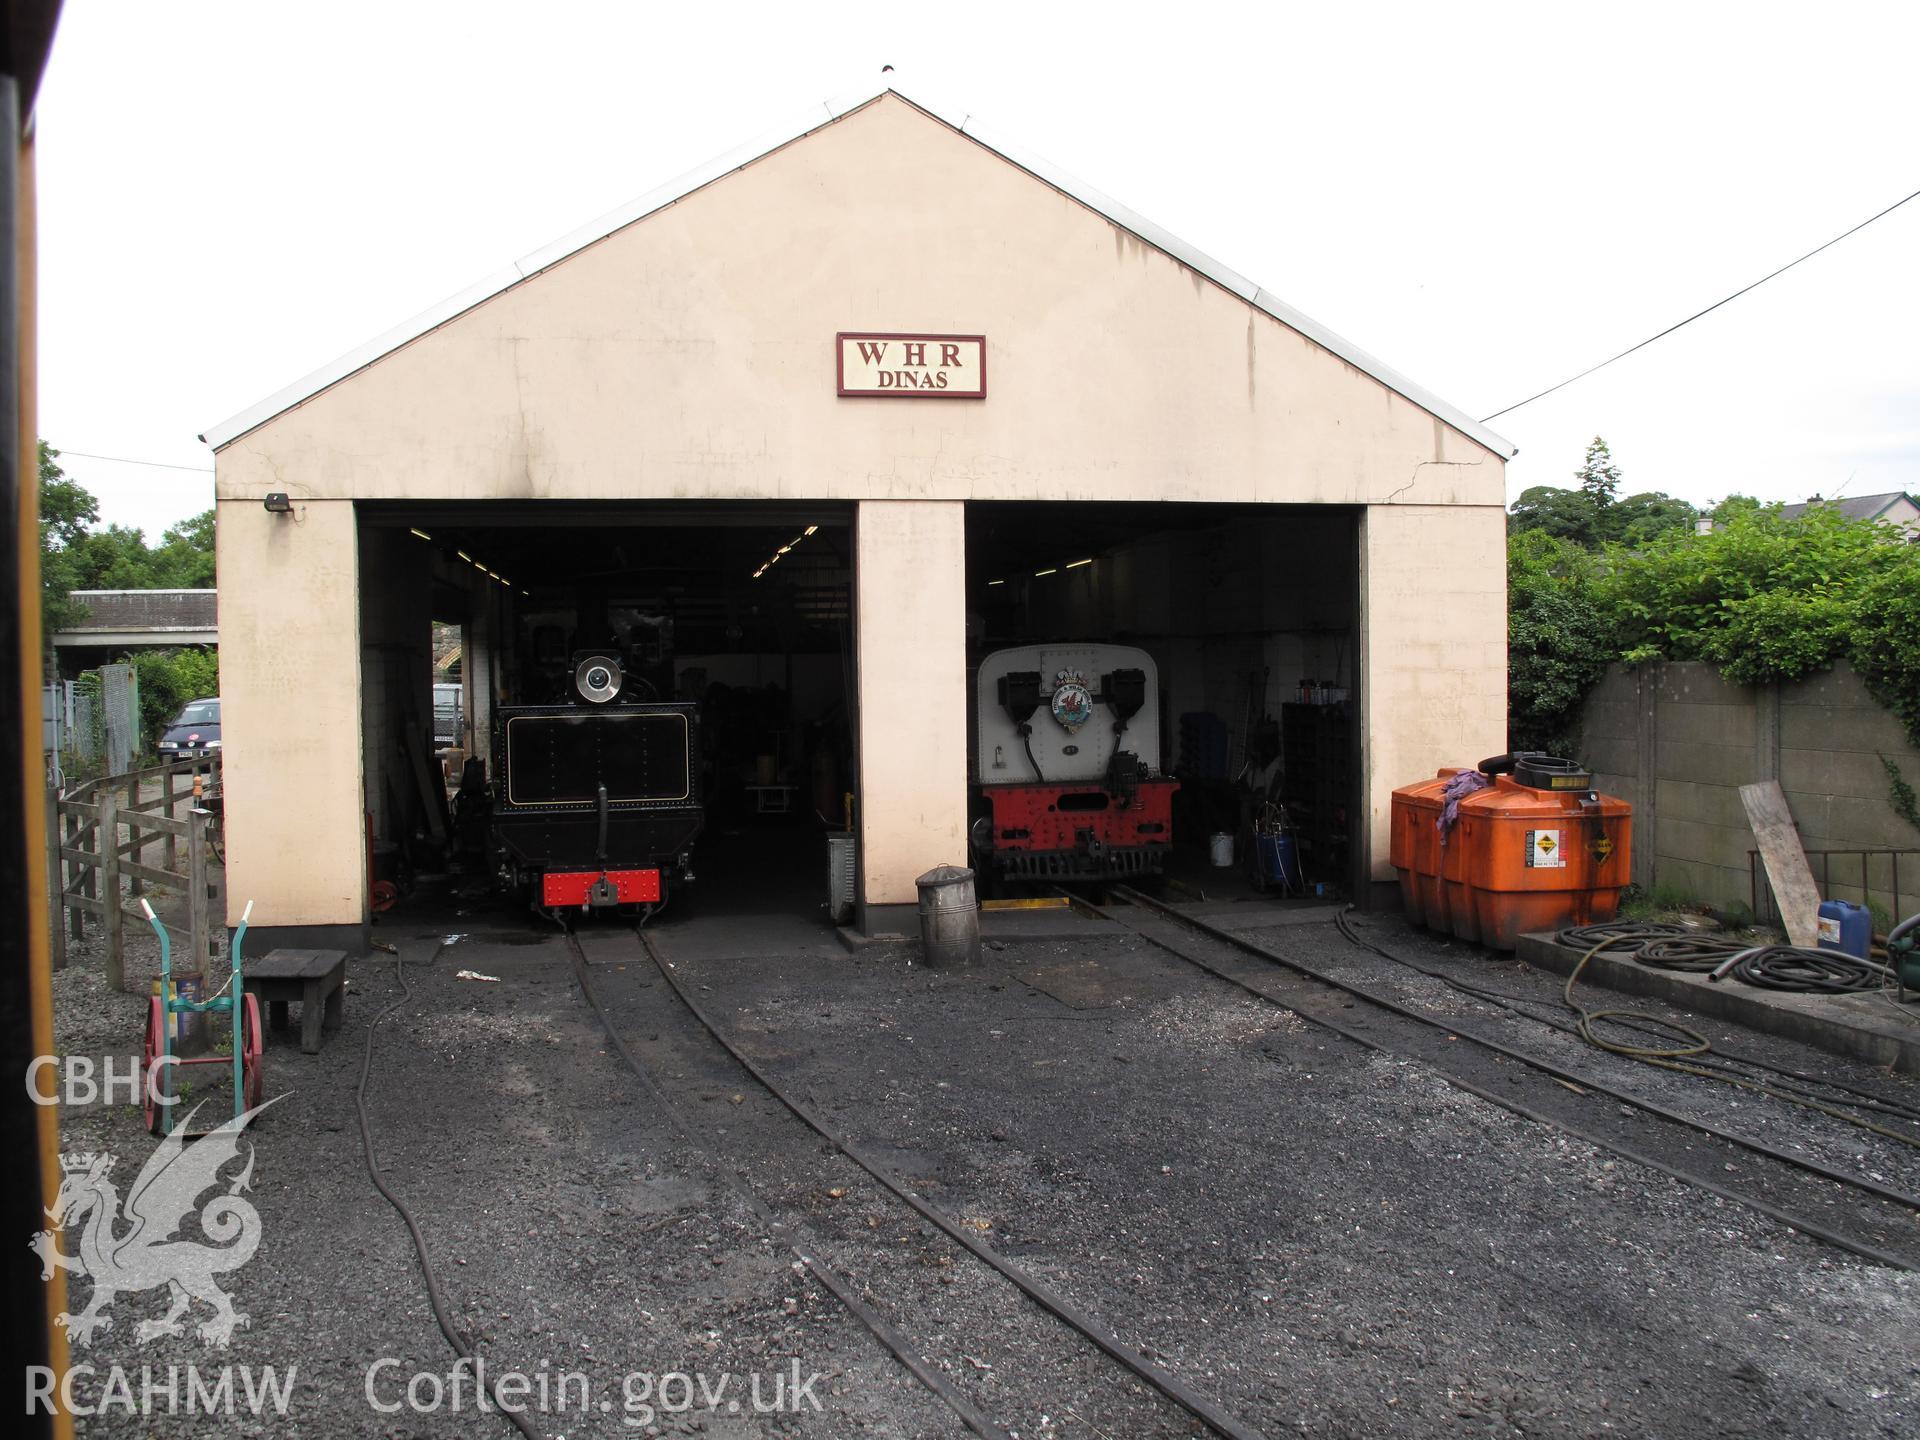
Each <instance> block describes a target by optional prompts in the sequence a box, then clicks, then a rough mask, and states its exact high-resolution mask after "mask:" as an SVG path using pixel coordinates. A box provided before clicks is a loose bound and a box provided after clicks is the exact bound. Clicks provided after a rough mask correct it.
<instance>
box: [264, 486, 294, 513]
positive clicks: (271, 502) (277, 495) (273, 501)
mask: <svg viewBox="0 0 1920 1440" xmlns="http://www.w3.org/2000/svg"><path fill="white" fill-rule="evenodd" d="M261 503H262V504H263V505H265V506H266V507H267V513H268V514H269V515H291V514H292V513H293V501H291V500H289V499H288V498H287V492H286V491H284V490H269V491H268V492H267V498H266V499H265V500H263V501H262V502H261Z"/></svg>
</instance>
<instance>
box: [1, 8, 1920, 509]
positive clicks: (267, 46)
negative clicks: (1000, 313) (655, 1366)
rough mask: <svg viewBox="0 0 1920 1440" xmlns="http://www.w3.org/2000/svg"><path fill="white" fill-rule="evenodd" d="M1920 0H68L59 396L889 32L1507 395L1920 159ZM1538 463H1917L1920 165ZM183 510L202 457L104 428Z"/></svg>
mask: <svg viewBox="0 0 1920 1440" xmlns="http://www.w3.org/2000/svg"><path fill="white" fill-rule="evenodd" d="M1916 55H1920V6H1915V5H1913V4H1910V3H1909V4H1901V5H1894V4H1880V5H1848V4H1834V3H1825V4H1820V5H1812V4H1802V5H1799V6H1791V7H1789V6H1780V7H1768V6H1764V5H1754V4H1741V5H1705V4H1701V5H1689V4H1677V3H1672V0H1669V3H1667V4H1662V5H1647V6H1641V5H1633V4H1610V5H1606V6H1599V5H1593V4H1582V5H1578V6H1574V5H1553V4H1546V3H1540V0H1535V3H1532V4H1516V5H1506V4H1498V5H1496V4H1485V5H1477V4H1469V3H1456V4H1450V5H1433V4H1430V3H1429V4H1421V5H1408V6H1404V7H1403V6H1399V5H1386V4H1351V5H1330V4H1326V3H1316V4H1311V5H1268V6H1259V7H1253V6H1225V5H1221V6H1210V5H1207V4H1204V3H1186V4H1182V5H1178V6H1167V5H1157V6H1152V7H1147V6H1139V7H1126V6H1123V5H1118V4H1111V3H1109V4H1102V5H1070V6H1069V5H1054V6H1049V5H1044V4H1037V3H1033V0H1027V3H1024V4H1016V5H1000V4H995V3H972V4H967V5H958V6H956V5H925V4H909V3H894V4H885V5H868V4H827V5H804V6H802V5H793V4H790V3H789V4H781V5H757V4H756V5H748V4H739V3H735V4H723V5H710V6H698V5H673V6H666V5H650V4H649V5H642V4H613V3H604V0H603V3H591V4H590V3H566V0H544V3H540V4H532V5H530V4H526V3H524V0H522V3H516V4H488V3H478V0H468V3H463V4H427V3H404V0H385V3H381V4H357V3H345V0H330V3H327V4H324V5H323V4H319V3H306V4H295V3H291V0H288V3H269V4H262V3H258V0H255V3H244V4H243V3H184V0H182V3H165V0H137V3H136V0H68V4H67V7H66V14H65V17H64V19H63V21H62V25H61V31H60V35H59V38H58V40H57V42H56V44H55V48H54V53H53V60H52V65H51V67H50V71H49V74H48V77H47V82H46V85H45V88H44V90H43V92H42V95H41V101H40V107H39V112H38V125H39V166H40V171H39V174H40V247H41V248H40V255H41V352H40V353H41V371H40V376H41V391H40V400H41V430H42V433H43V434H44V435H45V436H46V437H47V438H48V439H49V440H51V441H52V442H53V443H54V444H55V445H56V446H59V447H61V448H63V449H66V450H68V451H93V452H97V453H99V454H104V455H115V456H130V457H134V458H137V459H143V460H155V461H165V462H169V463H171V464H175V465H184V466H197V467H207V468H208V470H209V471H210V467H211V464H212V460H211V456H210V455H209V453H208V451H207V450H206V448H205V447H204V446H202V445H201V444H200V443H199V442H198V441H197V440H196V439H195V438H194V437H195V436H196V434H198V433H199V432H200V431H202V430H204V429H206V428H207V427H208V426H209V425H211V424H213V423H214V422H216V421H218V420H221V419H224V418H225V417H226V416H228V415H229V414H232V413H233V412H235V411H238V410H240V409H242V408H243V407H245V406H246V405H248V404H250V403H252V402H253V401H255V400H258V399H261V398H263V397H264V396H266V395H267V394H269V393H271V392H273V391H274V390H277V389H279V388H280V387H282V386H283V385H285V384H287V383H289V382H291V381H292V380H295V379H297V378H298V377H300V376H301V375H303V374H305V373H306V372H307V371H309V370H311V369H313V368H315V367H316V366H318V365H320V364H321V363H323V362H324V361H326V360H329V359H331V358H332V357H333V356H335V355H337V354H339V353H341V352H343V351H345V350H348V349H350V348H352V347H353V346H355V345H357V344H359V343H360V342H362V341H364V340H366V339H368V338H370V337H372V336H373V335H375V334H377V333H379V332H380V331H383V330H385V329H387V328H388V327H390V326H392V325H393V324H395V323H397V322H399V321H401V320H403V319H406V318H407V317H409V316H411V315H413V314H414V313H416V312H417V311H419V310H422V309H424V308H425V307H426V306H427V305H429V304H430V303H432V302H433V301H435V300H438V299H440V298H441V297H443V296H445V295H447V294H450V293H452V292H454V291H457V290H459V289H462V288H464V287H465V286H466V285H468V284H469V283H471V282H472V281H474V280H477V279H479V278H480V277H482V276H483V275H486V274H488V273H491V272H492V271H494V270H496V269H498V268H500V267H501V266H502V265H504V264H505V263H506V262H508V261H510V260H511V259H513V258H514V257H516V256H518V255H521V254H524V253H526V252H527V251H529V250H532V249H535V248H536V247H538V246H539V245H541V244H543V243H544V242H546V241H548V240H550V239H553V238H555V237H557V236H559V235H562V234H564V233H566V232H568V231H570V230H572V229H573V228H575V227H576V226H578V225H580V224H582V223H584V222H585V221H587V220H590V219H592V218H593V217H595V216H597V215H599V214H601V213H603V212H605V211H607V210H610V209H612V208H613V207H614V206H615V205H617V204H618V203H620V202H621V201H623V200H626V199H628V198H631V197H633V196H635V195H638V194H641V193H643V192H645V191H647V190H650V189H652V188H653V187H654V186H656V185H658V184H660V183H662V182H664V181H666V180H669V179H671V178H673V177H674V176H676V175H678V174H680V173H681V172H682V171H685V170H688V169H690V168H692V167H693V166H694V165H695V164H697V163H699V162H700V161H702V160H704V159H706V158H708V157H710V156H712V155H715V154H718V153H720V152H723V151H725V150H728V149H731V148H732V147H734V146H735V145H737V144H740V143H742V142H744V141H746V140H749V139H752V138H754V137H756V136H758V135H759V134H761V133H762V132H763V131H766V130H767V129H769V128H771V127H776V126H779V125H782V124H784V123H786V122H787V121H789V120H791V119H793V118H795V117H796V116H798V115H799V114H800V113H801V112H802V111H804V110H805V109H806V108H807V107H808V106H809V105H811V104H813V103H815V102H816V101H818V100H821V99H823V98H826V97H828V96H831V95H836V94H841V93H845V92H848V91H851V90H854V89H857V88H860V87H862V86H865V85H866V84H868V83H869V82H870V81H873V80H875V79H877V77H878V74H879V70H880V66H881V65H882V64H884V63H891V64H893V65H894V66H896V67H897V74H896V77H895V78H896V80H897V81H898V83H899V85H900V88H901V89H902V90H904V91H905V92H906V93H908V94H909V95H911V94H913V93H914V91H915V88H916V86H917V87H919V88H920V89H921V90H922V91H924V92H925V93H926V94H927V95H928V96H929V97H930V98H933V99H936V100H939V101H941V102H943V103H948V104H951V105H954V106H957V107H961V108H965V109H968V110H971V111H972V112H974V113H975V114H977V115H978V116H980V117H981V119H982V122H983V124H989V125H990V126H991V128H992V129H993V131H994V132H995V133H996V134H999V135H1002V136H1005V137H1007V138H1009V139H1010V140H1013V141H1016V142H1018V143H1020V144H1021V145H1023V146H1024V147H1025V148H1026V149H1028V150H1030V151H1032V152H1033V153H1035V154H1037V155H1042V156H1045V157H1047V158H1048V159H1049V160H1050V161H1052V162H1053V163H1054V164H1055V165H1057V166H1059V167H1060V168H1062V169H1064V170H1065V171H1067V172H1068V173H1070V174H1073V175H1076V176H1078V177H1080V178H1081V179H1083V180H1085V181H1086V182H1088V183H1090V184H1092V185H1094V186H1096V187H1098V188H1099V189H1101V190H1104V191H1105V192H1106V193H1108V194H1109V195H1112V196H1113V197H1114V198H1115V199H1117V200H1119V201H1121V202H1122V203H1124V204H1126V205H1129V206H1131V207H1132V208H1134V209H1135V210H1138V211H1139V212H1140V213H1142V214H1144V215H1147V216H1150V217H1152V218H1153V219H1154V220H1155V221H1156V222H1158V223H1159V224H1161V225H1163V226H1165V227H1166V228H1167V229H1169V230H1171V231H1172V232H1173V233H1175V234H1177V235H1180V236H1182V237H1183V238H1185V239H1186V240H1188V241H1189V242H1191V243H1193V244H1195V245H1198V246H1199V247H1200V248H1201V249H1203V250H1205V251H1207V252H1209V253H1210V254H1212V255H1214V256H1215V257H1216V258H1217V259H1219V260H1220V261H1222V262H1223V263H1224V264H1226V265H1229V266H1231V267H1232V268H1233V269H1236V270H1238V271H1239V272H1241V273H1242V274H1244V275H1246V276H1248V277H1250V278H1252V279H1254V280H1256V281H1258V282H1259V283H1261V284H1263V285H1265V286H1267V287H1269V288H1270V289H1272V290H1273V291H1274V292H1275V293H1276V294H1278V295H1280V296H1282V297H1284V298H1285V299H1286V300H1287V301H1288V302H1289V303H1291V304H1293V305H1294V306H1296V307H1297V308H1299V309H1300V310H1303V311H1305V312H1306V313H1307V314H1309V315H1312V316H1313V317H1315V318H1316V319H1317V320H1319V321H1321V322H1322V323H1323V324H1326V325H1328V326H1330V327H1331V328H1332V329H1334V330H1336V331H1338V332H1339V333H1341V334H1343V335H1345V336H1347V337H1348V338H1349V339H1351V340H1352V341H1354V342H1355V343H1356V344H1358V345H1360V346H1362V347H1363V348H1364V349H1366V350H1369V351H1371V352H1372V353H1373V354H1375V355H1377V356H1379V357H1380V358H1381V359H1383V360H1385V361H1386V362H1387V363H1388V364H1390V365H1392V366H1394V367H1395V368H1397V369H1399V370H1400V371H1402V372H1403V373H1405V374H1407V375H1409V376H1412V377H1413V378H1414V379H1415V380H1417V381H1418V382H1419V383H1421V384H1422V385H1425V386H1426V387H1428V388H1429V389H1431V390H1433V391H1434V392H1435V393H1437V394H1439V395H1442V396H1445V397H1446V398H1447V399H1448V400H1450V401H1452V402H1453V403H1455V404H1457V405H1459V406H1460V407H1461V408H1463V409H1465V410H1467V411H1469V412H1470V413H1472V414H1474V415H1476V416H1481V415H1487V414H1490V413H1491V412H1493V411H1496V410H1498V409H1500V408H1502V407H1503V406H1506V405H1509V404H1511V403H1512V402H1513V401H1515V400H1518V399H1520V398H1521V397H1523V396H1525V395H1528V394H1530V393H1532V392H1533V391H1535V390H1538V389H1540V388H1542V387H1543V386H1545V385H1548V384H1551V383H1552V382H1554V381H1556V380H1560V379H1563V378H1565V377H1566V376H1567V375H1570V374H1572V373H1574V372H1575V371H1577V370H1580V369H1582V368H1583V367H1585V366H1586V365H1588V364H1591V363H1592V362H1594V361H1596V360H1599V359H1602V358H1604V357H1605V356H1607V355H1609V354H1611V353H1613V352H1614V351H1616V350H1619V349H1622V348H1624V347H1625V346H1627V345H1629V344H1632V343H1633V342H1635V341H1637V340H1640V339H1643V338H1645V337H1646V336H1647V335H1650V334H1652V333H1653V332H1655V331H1657V330H1659V329H1661V328H1663V327H1664V326H1666V325H1668V324H1671V323H1672V322H1673V321H1675V320H1678V319H1680V318H1682V317H1683V316H1685V315H1687V314H1689V313H1691V312H1692V311H1694V310H1696V309H1698V308H1700V307H1701V306H1703V305H1705V304H1708V303H1710V302H1711V301H1713V300H1716V299H1719V298H1720V297H1721V296H1722V295H1725V294H1726V293H1728V292H1729V291H1731V290H1733V289H1736V288H1738V287H1739V286H1741V285H1744V284H1746V283H1747V282H1748V281H1750V280H1753V279H1755V278H1757V277H1758V276H1760V275H1762V274H1764V273H1765V272H1767V271H1768V270H1770V269H1772V268H1774V267H1775V266H1776V265H1778V264H1781V263H1782V262H1784V261H1786V260H1789V259H1791V258H1793V257H1794V256H1795V255H1798V254H1800V253H1801V252H1803V251H1805V250H1808V249H1811V248H1812V247H1813V246H1814V245H1817V244H1819V243H1820V242H1822V241H1824V240H1827V239H1829V238H1831V237H1832V236H1833V235H1836V234H1838V233H1839V232H1840V231H1841V230H1844V229H1846V228H1847V227H1848V226H1850V225H1852V224H1854V223H1856V222H1857V221H1859V220H1861V219H1864V218H1865V217H1866V216H1868V215H1870V214H1872V213H1873V212H1874V211H1876V210H1879V209H1881V208H1882V207H1884V206H1886V205H1888V204H1890V203H1891V202H1893V201H1894V200H1897V199H1899V198H1900V197H1901V196H1903V195H1905V194H1907V193H1909V192H1910V191H1913V190H1915V189H1920V147H1916V146H1915V143H1914V142H1915V139H1916V137H1920V84H1916V83H1915V80H1914V71H1913V66H1914V57H1915V56H1916ZM1494 428H1495V429H1497V430H1499V431H1500V432H1501V433H1502V434H1505V435H1506V436H1508V437H1509V438H1511V439H1512V441H1513V442H1514V443H1515V444H1516V445H1517V446H1518V447H1519V449H1520V455H1519V457H1518V459H1516V460H1515V461H1514V462H1513V463H1512V464H1511V465H1510V467H1509V470H1508V475H1509V480H1510V482H1511V483H1510V494H1518V493H1519V491H1520V490H1521V489H1523V488H1524V487H1526V486H1528V485H1535V484H1559V483H1567V482H1568V479H1569V476H1570V473H1571V472H1572V471H1573V470H1574V469H1575V467H1577V466H1578V464H1579V463H1580V459H1581V456H1582V453H1583V451H1584V449H1585V445H1586V442H1587V440H1588V439H1589V438H1590V437H1591V436H1593V435H1595V434H1601V435H1604V436H1606V438H1607V439H1608V441H1609V442H1610V443H1611V444H1612V446H1613V449H1614V454H1615V457H1616V459H1617V460H1618V461H1619V463H1620V464H1621V465H1622V466H1623V467H1624V469H1625V484H1626V487H1627V488H1628V489H1630V490H1638V489H1660V490H1667V491H1670V492H1673V493H1675V494H1679V495H1683V496H1685V497H1687V498H1688V499H1691V500H1695V501H1702V500H1706V499H1708V498H1717V497H1719V496H1722V495H1725V494H1727V493H1728V492H1730V491H1733V490H1741V491H1745V492H1747V493H1750V494H1757V495H1760V496H1763V497H1766V498H1769V499H1801V498H1804V497H1805V496H1806V495H1808V494H1810V493H1814V492H1820V493H1824V494H1833V493H1835V492H1836V491H1837V490H1839V489H1840V488H1841V487H1842V486H1845V487H1846V491H1847V493H1849V494H1868V493H1873V492H1876V491H1885V490H1895V489H1906V490H1916V491H1920V200H1917V201H1915V202H1913V203H1912V204H1910V205H1908V206H1907V207H1905V208H1904V209H1902V210H1900V211H1897V212H1896V213H1895V214H1893V215H1891V216H1889V217H1887V218H1886V219H1885V220H1882V221H1880V222H1879V223H1878V224H1877V225H1874V226H1872V227H1870V228H1869V229H1867V230H1865V231H1863V232H1862V233H1861V234H1859V235H1857V236H1855V237H1854V238H1852V239H1850V240H1848V241H1846V242H1845V243H1844V244H1843V245H1840V246H1837V247H1835V248H1834V249H1833V250H1831V251H1828V252H1827V253H1826V254H1824V255H1822V256H1820V257H1818V258H1817V259H1815V260H1813V261H1810V262H1809V263H1808V264H1806V265H1805V266H1802V267H1801V268H1799V269H1797V270H1795V271H1792V272H1790V273H1789V274H1788V275H1786V276H1783V277H1781V278H1780V279H1778V280H1775V281H1773V282H1772V283H1770V284H1769V285H1767V286H1765V287H1763V288H1762V289H1760V290H1758V291H1756V292H1755V293H1754V294H1753V295H1751V296H1748V297H1746V298H1744V299H1742V300H1739V301H1737V302H1735V303H1734V304H1733V305H1731V306H1729V307H1728V308H1727V309H1725V310H1722V311H1719V312H1717V313H1715V314H1714V315H1712V316H1710V317H1708V318H1707V319H1705V320H1703V321H1700V322H1697V323H1696V324H1694V325H1692V326H1690V327H1688V328H1687V329H1686V330H1683V331H1681V332H1680V333H1679V334H1678V335H1675V336H1673V337H1671V338H1669V339H1667V340H1663V341H1661V342H1660V343H1659V344H1658V345H1656V346H1653V347H1650V348H1649V349H1648V350H1646V351H1643V352H1642V353H1640V354H1639V355H1636V356H1634V357H1632V358H1630V359H1628V360H1625V361H1623V362H1621V363H1620V364H1619V365H1616V366H1614V367H1612V368H1611V369H1609V370H1607V371H1605V372H1603V373H1602V374H1600V375H1597V376H1595V377H1593V378H1591V379H1588V380H1583V381H1581V382H1580V383H1579V384H1577V385H1575V386H1572V387H1570V388H1569V389H1567V390H1565V391H1563V392H1561V393H1560V394H1557V395H1555V396H1552V397H1550V398H1549V399H1547V400H1544V401H1539V402H1536V403H1535V404H1533V405H1530V406H1527V407H1526V408H1525V409H1522V410H1520V411H1518V412H1517V413H1515V414H1512V415H1508V416H1505V417H1503V418H1501V419H1499V420H1497V421H1495V422H1494ZM65 463H66V465H67V468H68V470H69V472H70V473H72V474H73V475H75V476H76V477H78V478H79V479H80V480H82V481H83V482H84V483H85V484H86V485H87V486H88V487H89V488H90V489H92V490H93V491H94V493H95V494H96V495H98V496H99V497H100V498H101V501H102V509H103V511H104V513H105V515H106V517H107V518H108V519H114V520H119V521H122V522H123V523H128V524H135V525H140V526H144V527H146V528H147V529H148V532H149V536H150V538H157V537H158V534H159V531H160V529H162V528H163V527H164V526H166V525H168V524H170V523H172V522H173V521H175V520H177V519H180V518H182V517H184V516H186V515H189V514H192V513H194V512H195V511H198V510H201V509H204V508H206V507H207V506H208V505H209V504H211V501H212V477H211V474H210V473H207V474H195V473H190V472H188V471H181V470H164V469H150V468H136V467H132V466H126V465H116V464H107V463H102V462H99V461H94V460H86V459H81V458H79V457H77V456H73V455H71V454H70V455H69V456H68V458H67V460H66V462H65Z"/></svg>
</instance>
